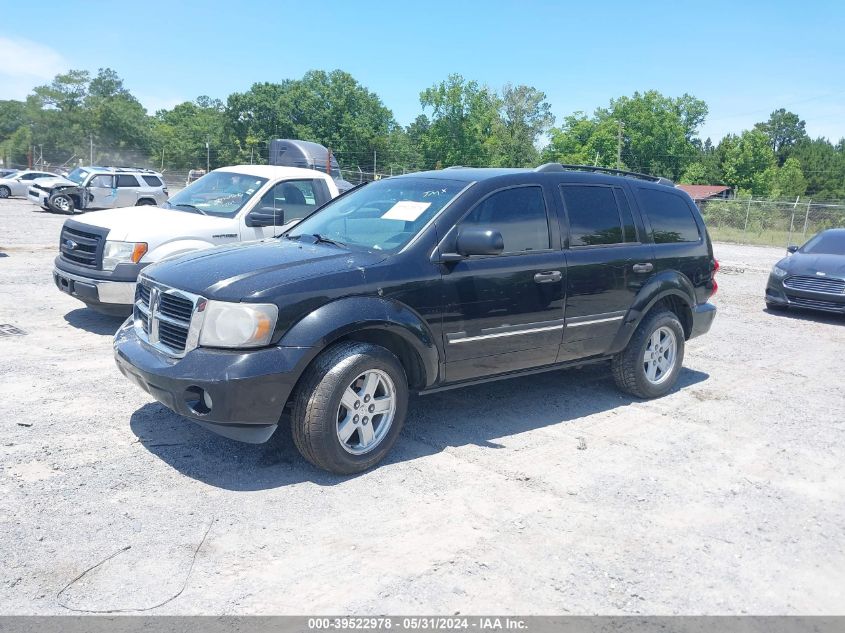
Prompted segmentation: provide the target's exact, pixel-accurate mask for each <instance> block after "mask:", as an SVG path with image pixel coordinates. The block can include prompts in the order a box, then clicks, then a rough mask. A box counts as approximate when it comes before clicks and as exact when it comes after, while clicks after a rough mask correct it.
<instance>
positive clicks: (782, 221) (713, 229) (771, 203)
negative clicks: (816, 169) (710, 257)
mask: <svg viewBox="0 0 845 633" xmlns="http://www.w3.org/2000/svg"><path fill="white" fill-rule="evenodd" d="M698 204H699V208H700V209H701V214H702V215H703V216H704V221H705V222H706V223H707V229H708V231H709V232H710V236H711V238H712V239H714V240H717V241H721V242H738V243H744V244H760V245H766V246H788V245H790V244H802V243H804V242H805V241H806V240H807V239H809V238H810V237H812V236H813V235H815V234H816V233H818V232H819V231H823V230H825V229H829V228H834V227H845V204H829V203H823V202H813V201H812V200H806V201H804V200H801V199H800V198H799V199H798V200H792V201H788V200H754V199H751V198H747V199H735V200H709V201H700V202H699V203H698Z"/></svg>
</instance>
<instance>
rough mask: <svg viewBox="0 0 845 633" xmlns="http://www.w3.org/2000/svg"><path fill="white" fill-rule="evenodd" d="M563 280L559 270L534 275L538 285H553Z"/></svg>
mask: <svg viewBox="0 0 845 633" xmlns="http://www.w3.org/2000/svg"><path fill="white" fill-rule="evenodd" d="M561 279H563V274H562V273H561V272H560V271H559V270H547V271H545V272H542V273H537V274H536V275H534V281H536V282H537V283H538V284H551V283H554V282H556V281H560V280H561Z"/></svg>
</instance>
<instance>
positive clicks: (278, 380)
mask: <svg viewBox="0 0 845 633" xmlns="http://www.w3.org/2000/svg"><path fill="white" fill-rule="evenodd" d="M310 352H311V348H310V347H269V348H265V349H259V350H252V351H248V352H247V351H240V350H233V351H225V350H219V349H206V348H201V347H199V348H196V349H194V350H191V351H190V352H188V353H187V354H186V355H185V356H184V357H183V358H171V357H169V356H165V355H163V354H162V353H160V352H158V351H156V350H154V349H153V348H151V347H150V346H149V345H148V344H146V343H144V342H143V341H141V340H140V339H139V338H138V335H137V334H136V333H135V328H134V326H133V323H132V319H128V320H127V321H126V322H125V323H124V324H123V325H122V326H121V327H120V329H119V330H118V331H117V334H115V337H114V358H115V361H116V362H117V366H118V368H119V369H120V371H121V373H123V375H124V376H126V377H127V378H128V379H129V380H131V381H132V382H134V383H135V384H136V385H138V386H139V387H141V389H143V390H144V391H146V392H147V393H149V394H150V395H151V396H153V397H154V398H155V399H156V400H158V401H159V402H160V403H162V404H163V405H164V406H166V407H167V408H168V409H171V410H172V411H175V412H176V413H178V414H179V415H182V416H185V417H186V418H189V419H191V420H192V421H194V422H197V423H198V424H200V425H202V426H204V427H205V428H207V429H209V430H211V431H213V432H215V433H217V434H219V435H223V436H225V437H229V438H231V439H235V440H238V441H241V442H249V443H253V444H257V443H261V442H265V441H267V439H269V437H270V436H271V435H272V434H273V432H274V431H275V430H276V427H277V426H278V423H279V418H280V417H281V415H282V410H283V409H284V406H285V404H286V403H287V401H288V397H289V396H290V394H291V392H292V391H293V388H294V386H295V385H296V381H297V380H298V378H299V376H300V374H301V373H302V371H303V369H304V367H305V366H306V365H307V363H308V361H309V359H310Z"/></svg>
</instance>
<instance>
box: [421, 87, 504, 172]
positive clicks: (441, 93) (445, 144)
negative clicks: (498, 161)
mask: <svg viewBox="0 0 845 633" xmlns="http://www.w3.org/2000/svg"><path fill="white" fill-rule="evenodd" d="M420 104H421V105H422V107H423V108H424V109H425V108H430V109H431V111H432V114H431V119H430V122H429V125H428V128H427V129H426V131H425V138H424V139H423V146H424V147H425V148H426V153H427V154H428V155H429V156H431V157H432V158H433V159H434V160H435V161H436V164H435V165H429V166H431V167H434V166H436V165H437V164H440V165H441V166H444V167H447V166H449V165H467V166H485V167H486V166H489V165H491V164H493V161H494V157H495V156H496V154H497V149H499V147H500V144H499V139H498V138H497V137H496V135H495V133H496V132H497V130H498V128H499V126H500V125H501V120H500V118H499V108H500V107H501V100H500V99H499V97H498V96H497V95H496V94H495V93H494V92H493V91H491V90H490V89H489V88H486V87H482V86H479V84H478V82H476V81H467V80H465V79H464V78H463V77H462V76H461V75H457V74H453V75H449V77H448V78H447V79H446V81H441V82H440V83H438V84H435V85H433V86H431V87H430V88H427V89H426V90H423V91H422V92H421V93H420Z"/></svg>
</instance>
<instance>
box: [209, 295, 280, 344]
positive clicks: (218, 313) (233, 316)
mask: <svg viewBox="0 0 845 633" xmlns="http://www.w3.org/2000/svg"><path fill="white" fill-rule="evenodd" d="M278 316H279V309H278V308H277V307H276V306H274V305H273V304H272V303H229V302H226V301H209V302H208V304H207V305H206V308H205V319H204V320H203V324H202V332H201V333H200V345H205V346H207V347H261V346H262V345H267V344H268V343H269V342H270V339H271V338H272V336H273V329H274V328H275V327H276V318H277V317H278Z"/></svg>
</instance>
